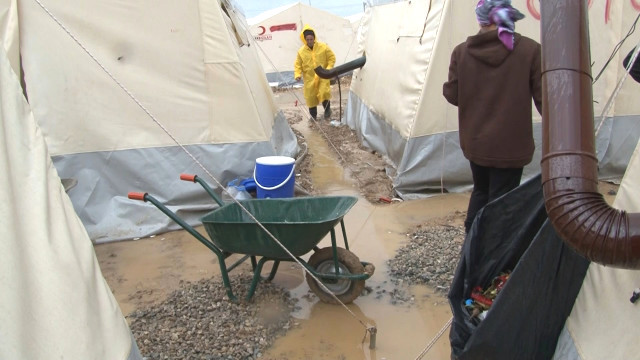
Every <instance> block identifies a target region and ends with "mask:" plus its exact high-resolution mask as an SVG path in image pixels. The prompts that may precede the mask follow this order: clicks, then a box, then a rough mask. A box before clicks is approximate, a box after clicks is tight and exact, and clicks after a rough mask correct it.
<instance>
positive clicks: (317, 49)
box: [294, 25, 336, 120]
mask: <svg viewBox="0 0 640 360" xmlns="http://www.w3.org/2000/svg"><path fill="white" fill-rule="evenodd" d="M300 39H301V40H302V43H303V45H302V47H301V48H300V49H299V50H298V56H297V57H296V62H295V65H294V76H295V78H296V80H300V78H302V81H303V82H304V99H305V101H306V102H307V106H308V107H309V113H310V114H311V117H312V118H313V119H314V120H315V119H316V117H317V116H318V108H317V106H318V104H320V103H322V107H323V109H324V118H325V119H329V118H330V117H331V102H330V101H329V100H331V87H330V84H329V80H328V79H321V78H319V77H318V75H316V73H315V71H314V69H315V68H316V67H318V66H322V67H323V68H325V69H327V70H328V69H331V68H333V65H335V63H336V56H335V55H334V53H333V51H332V50H331V48H329V46H328V45H327V44H325V43H323V42H320V41H316V33H315V31H314V30H313V29H312V28H311V26H309V25H305V26H304V27H303V28H302V32H301V33H300Z"/></svg>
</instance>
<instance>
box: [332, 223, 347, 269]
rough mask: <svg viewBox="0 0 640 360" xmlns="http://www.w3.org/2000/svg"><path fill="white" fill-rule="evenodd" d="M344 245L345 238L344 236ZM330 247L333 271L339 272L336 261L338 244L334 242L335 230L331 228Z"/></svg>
mask: <svg viewBox="0 0 640 360" xmlns="http://www.w3.org/2000/svg"><path fill="white" fill-rule="evenodd" d="M341 222H342V220H341ZM345 245H346V238H345ZM331 249H332V250H333V265H334V266H335V271H336V272H335V273H336V274H340V265H339V263H338V244H337V242H336V231H335V230H334V229H331Z"/></svg>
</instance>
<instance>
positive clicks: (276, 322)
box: [128, 274, 298, 360]
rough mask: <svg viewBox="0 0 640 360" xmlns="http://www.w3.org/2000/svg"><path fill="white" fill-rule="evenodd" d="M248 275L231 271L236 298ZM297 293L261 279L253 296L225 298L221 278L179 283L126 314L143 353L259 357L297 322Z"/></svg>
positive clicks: (211, 359) (208, 358)
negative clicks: (294, 295)
mask: <svg viewBox="0 0 640 360" xmlns="http://www.w3.org/2000/svg"><path fill="white" fill-rule="evenodd" d="M250 283H251V277H250V276H249V275H246V274H245V275H240V274H238V276H235V277H231V286H232V289H233V291H234V294H235V295H236V296H237V297H238V299H244V297H245V296H246V294H247V291H248V288H249V284H250ZM296 303H297V300H296V299H292V298H291V297H289V293H288V292H287V291H285V290H283V289H281V288H279V287H277V286H276V285H274V284H272V283H265V282H260V283H259V284H258V288H257V289H256V292H255V294H254V296H253V299H252V301H251V302H246V301H244V300H240V302H238V303H233V302H231V301H229V299H228V298H227V296H226V291H225V288H224V286H223V284H222V280H221V279H220V278H214V279H203V280H200V281H198V282H195V283H190V282H181V284H180V288H179V289H178V290H176V291H174V292H173V293H171V294H170V295H169V296H168V298H167V299H166V300H165V301H163V302H162V303H160V304H157V305H154V306H151V307H148V308H144V309H140V310H136V311H134V312H133V313H131V314H130V315H129V316H128V317H129V318H130V320H131V325H130V328H131V331H132V332H133V334H134V337H135V338H136V341H137V343H138V346H139V347H140V351H141V353H142V355H143V356H144V358H145V359H147V360H156V359H203V360H222V359H225V360H226V359H247V360H248V359H257V358H260V357H262V353H263V352H264V350H265V349H266V348H268V347H269V346H271V345H272V344H273V342H274V340H275V339H276V338H277V337H279V336H282V335H284V334H285V333H286V332H287V330H289V328H290V327H292V326H296V325H298V324H297V323H296V322H294V319H293V318H292V317H291V312H292V311H293V310H295V308H296Z"/></svg>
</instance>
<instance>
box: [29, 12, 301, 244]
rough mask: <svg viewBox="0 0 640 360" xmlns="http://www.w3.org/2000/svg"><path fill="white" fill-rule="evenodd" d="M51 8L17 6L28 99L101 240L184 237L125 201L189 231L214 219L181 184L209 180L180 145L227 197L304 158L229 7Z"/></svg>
mask: <svg viewBox="0 0 640 360" xmlns="http://www.w3.org/2000/svg"><path fill="white" fill-rule="evenodd" d="M42 4H43V6H44V7H46V11H45V9H43V7H41V6H40V5H39V4H38V3H37V2H35V1H18V7H19V12H18V14H19V17H20V19H19V20H20V49H21V55H22V66H23V69H24V81H25V83H26V93H27V97H28V99H29V103H30V104H31V108H32V110H33V114H34V117H35V119H36V121H37V122H38V124H39V125H40V127H41V128H42V131H43V133H44V135H45V138H46V141H47V144H48V146H49V151H50V153H51V154H52V156H53V159H54V164H55V166H56V168H57V169H58V172H59V173H60V176H61V177H62V178H70V179H75V180H77V183H78V185H77V186H76V187H75V188H73V189H72V190H71V191H70V192H69V195H70V197H71V199H72V201H73V204H74V207H75V209H76V211H77V213H78V214H79V216H80V218H81V219H82V221H83V223H84V224H85V226H86V227H87V230H88V232H89V235H90V236H91V238H92V239H93V240H94V241H96V242H102V241H110V240H118V239H127V238H133V237H141V236H147V235H150V234H154V233H158V232H162V231H167V230H169V229H176V228H177V225H175V224H174V223H173V222H172V221H171V220H170V219H168V218H167V217H166V216H164V215H163V214H161V213H159V212H158V211H157V210H156V209H155V208H153V207H152V206H150V205H149V204H144V203H141V202H133V201H130V200H128V199H127V198H126V196H127V193H128V192H129V191H144V192H149V193H151V194H153V195H155V196H157V197H158V198H159V199H161V200H162V201H164V202H165V203H166V204H167V205H168V206H170V207H171V208H172V210H174V211H178V212H179V214H180V215H181V217H183V218H184V219H185V220H186V221H187V222H189V223H191V224H195V223H197V222H198V217H199V216H201V215H203V214H204V211H206V210H207V209H209V210H210V209H211V208H212V206H213V201H212V200H211V199H209V198H206V197H202V196H201V194H202V189H198V188H197V186H193V184H191V185H192V186H189V184H187V183H183V182H180V181H179V178H178V177H179V175H180V173H183V172H191V173H196V174H199V175H200V176H201V177H205V176H206V173H205V172H204V171H203V170H202V169H201V168H200V167H199V166H198V165H197V164H196V163H195V162H194V160H193V159H192V158H191V157H190V156H189V155H187V154H186V153H185V152H184V151H183V149H182V148H181V147H179V146H178V145H177V144H176V141H177V142H179V143H180V144H181V145H183V146H184V147H185V149H187V150H188V151H189V152H191V153H192V155H193V156H194V157H195V158H196V159H197V160H198V161H200V162H201V163H202V164H203V165H204V167H205V168H206V169H207V170H208V171H209V172H211V173H212V174H213V175H214V176H215V177H216V178H217V179H218V180H219V181H221V183H222V184H223V185H226V184H227V182H229V181H231V180H232V179H234V178H237V177H248V176H250V174H251V173H252V170H253V166H254V161H255V159H256V158H258V157H260V156H267V155H287V156H294V155H295V154H296V152H297V143H296V139H295V136H294V135H293V133H292V131H291V129H290V128H289V126H288V123H287V122H286V119H285V118H284V116H283V115H282V113H280V112H278V110H277V107H276V105H275V103H274V100H273V94H272V92H271V90H270V88H269V85H268V83H267V81H266V79H265V77H264V71H263V69H262V67H261V65H260V62H259V59H258V55H257V53H256V49H255V47H254V46H249V34H248V33H247V31H246V28H247V25H246V23H245V22H244V19H243V18H242V16H240V15H238V13H237V11H236V10H235V8H234V7H233V4H232V3H230V2H229V1H227V0H217V1H204V0H202V1H190V2H175V1H159V2H158V1H148V0H145V1H137V2H133V3H129V2H104V1H97V0H89V1H79V0H72V1H65V2H55V1H48V2H46V1H45V2H42ZM83 47H84V49H83ZM85 49H86V51H85ZM125 89H126V90H125ZM156 121H157V122H158V123H160V124H161V125H159V124H158V123H156ZM163 128H164V129H163ZM165 130H166V131H165ZM206 180H207V181H209V182H210V183H211V184H212V186H216V185H215V183H214V182H213V180H212V179H210V178H208V176H207V179H206Z"/></svg>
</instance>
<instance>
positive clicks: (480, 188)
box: [464, 161, 522, 232]
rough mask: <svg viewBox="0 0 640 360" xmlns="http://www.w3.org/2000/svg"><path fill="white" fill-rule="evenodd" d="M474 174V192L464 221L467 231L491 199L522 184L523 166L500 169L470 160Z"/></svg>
mask: <svg viewBox="0 0 640 360" xmlns="http://www.w3.org/2000/svg"><path fill="white" fill-rule="evenodd" d="M469 163H470V164H471V174H472V176H473V192H472V193H471V198H470V199H469V208H468V209H467V218H466V220H465V221H464V228H465V231H466V232H469V229H471V224H473V219H475V217H476V213H477V212H478V211H479V210H480V209H482V208H483V207H484V206H485V205H487V204H488V203H490V202H491V201H493V200H495V199H497V198H499V197H500V196H502V195H504V194H506V193H508V192H509V191H511V190H513V189H515V188H517V187H518V185H520V179H521V178H522V168H509V169H500V168H493V167H486V166H480V165H478V164H475V163H473V162H472V161H469Z"/></svg>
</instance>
